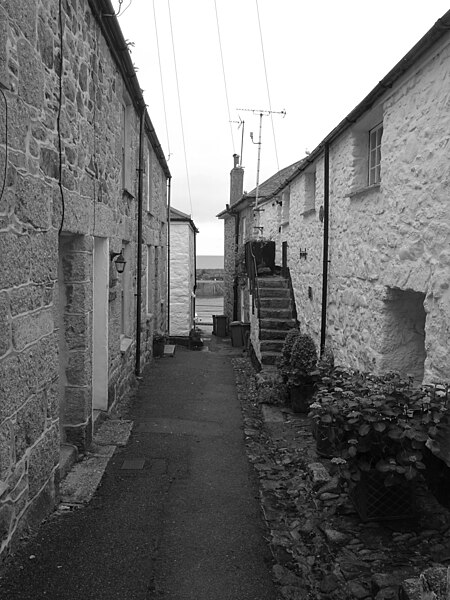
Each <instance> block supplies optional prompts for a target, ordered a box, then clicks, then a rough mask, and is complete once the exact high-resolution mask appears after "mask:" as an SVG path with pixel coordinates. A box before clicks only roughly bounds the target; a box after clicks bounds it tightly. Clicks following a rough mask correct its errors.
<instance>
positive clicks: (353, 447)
mask: <svg viewBox="0 0 450 600" xmlns="http://www.w3.org/2000/svg"><path fill="white" fill-rule="evenodd" d="M345 383H346V387H347V389H344V388H343V387H340V386H334V387H333V385H331V386H330V389H328V392H327V394H324V393H323V390H322V392H321V391H320V390H319V392H318V398H317V404H318V405H320V408H317V407H316V406H315V405H314V407H313V410H312V411H311V412H312V413H314V415H317V416H316V418H320V419H321V420H322V421H323V420H324V419H325V420H331V422H332V424H333V427H334V430H335V435H336V437H338V438H340V440H341V442H343V443H342V444H341V446H340V448H338V449H336V450H337V452H336V454H339V456H338V457H336V458H334V459H333V461H334V462H335V463H337V464H338V469H339V473H340V476H341V477H342V479H343V480H344V482H345V483H346V485H347V486H348V489H349V492H350V495H351V497H352V499H353V501H354V503H355V506H356V509H357V511H358V513H359V515H360V516H361V518H362V519H363V520H379V519H388V518H404V517H405V516H407V515H408V514H412V512H413V510H412V495H411V482H413V481H414V480H415V479H416V478H417V476H418V475H419V473H420V472H421V471H422V470H423V469H425V465H424V463H423V461H422V457H423V452H424V450H425V448H426V447H427V445H428V446H433V447H434V449H436V444H437V443H436V441H435V440H434V437H435V435H436V433H437V427H438V425H439V423H440V422H441V420H442V419H443V417H444V415H445V413H446V404H447V393H445V395H444V396H442V394H437V393H436V390H435V388H434V387H425V388H421V389H414V388H413V387H412V385H411V381H405V380H403V379H402V378H401V377H400V376H399V375H398V374H387V375H384V376H381V377H377V376H373V375H370V374H361V373H357V372H354V373H353V374H352V373H350V374H349V376H347V377H346V378H345ZM352 384H353V386H354V390H355V391H354V392H353V394H354V395H353V396H352V395H351V394H349V392H350V391H351V390H350V389H348V388H349V387H350V386H351V385H352ZM327 415H328V419H327V418H326V417H327Z"/></svg>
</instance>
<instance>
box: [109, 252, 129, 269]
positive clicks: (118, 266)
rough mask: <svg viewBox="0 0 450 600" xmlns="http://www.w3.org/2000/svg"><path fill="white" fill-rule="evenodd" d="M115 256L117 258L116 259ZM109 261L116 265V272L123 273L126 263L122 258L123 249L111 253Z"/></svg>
mask: <svg viewBox="0 0 450 600" xmlns="http://www.w3.org/2000/svg"><path fill="white" fill-rule="evenodd" d="M116 256H117V258H116ZM111 260H112V261H113V262H114V264H115V265H116V270H117V272H118V273H123V270H124V269H125V265H126V264H127V261H126V260H125V259H124V257H123V248H122V250H121V251H120V252H111Z"/></svg>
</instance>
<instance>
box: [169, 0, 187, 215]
mask: <svg viewBox="0 0 450 600" xmlns="http://www.w3.org/2000/svg"><path fill="white" fill-rule="evenodd" d="M167 6H168V8H169V22H170V34H171V37H172V51H173V61H174V65H175V79H176V83H177V94H178V108H179V111H180V123H181V137H182V140H183V150H184V163H185V167H186V182H187V188H188V196H189V205H190V207H191V217H193V212H192V198H191V186H190V183H189V169H188V163H187V154H186V142H185V138H184V126H183V113H182V110H181V98H180V85H179V83H178V70H177V59H176V54H175V43H174V39H173V27H172V14H171V12H170V0H167Z"/></svg>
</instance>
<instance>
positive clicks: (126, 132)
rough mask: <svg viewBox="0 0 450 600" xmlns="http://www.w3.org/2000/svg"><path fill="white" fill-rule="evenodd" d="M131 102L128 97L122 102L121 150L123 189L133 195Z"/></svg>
mask: <svg viewBox="0 0 450 600" xmlns="http://www.w3.org/2000/svg"><path fill="white" fill-rule="evenodd" d="M131 109H132V106H131V102H130V100H129V98H128V96H124V97H123V100H122V107H121V110H122V113H121V119H120V120H121V147H122V148H121V149H122V164H121V168H122V187H123V189H124V190H127V192H129V193H130V194H131V193H132V189H131V186H132V181H131Z"/></svg>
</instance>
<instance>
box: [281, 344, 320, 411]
mask: <svg viewBox="0 0 450 600" xmlns="http://www.w3.org/2000/svg"><path fill="white" fill-rule="evenodd" d="M318 374H319V372H318V370H317V351H316V346H315V344H314V341H313V339H312V338H311V336H310V335H308V334H305V333H299V335H298V336H297V337H296V338H295V340H294V343H293V345H292V350H291V356H290V360H289V368H288V381H287V385H288V387H289V396H290V401H291V406H292V408H293V410H294V411H295V412H308V409H309V405H310V403H311V400H312V397H313V395H314V391H315V383H316V381H317V378H318Z"/></svg>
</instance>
